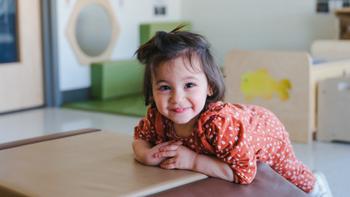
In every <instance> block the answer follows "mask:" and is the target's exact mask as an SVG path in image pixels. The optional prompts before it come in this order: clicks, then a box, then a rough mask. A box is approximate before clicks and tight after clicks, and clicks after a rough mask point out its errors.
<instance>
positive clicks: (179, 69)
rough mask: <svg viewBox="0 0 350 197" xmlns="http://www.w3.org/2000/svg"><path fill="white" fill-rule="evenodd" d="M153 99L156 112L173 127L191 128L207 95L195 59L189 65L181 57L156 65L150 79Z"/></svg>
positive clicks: (204, 78)
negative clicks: (187, 125) (184, 126)
mask: <svg viewBox="0 0 350 197" xmlns="http://www.w3.org/2000/svg"><path fill="white" fill-rule="evenodd" d="M152 92H153V99H154V102H155V104H156V106H157V109H158V111H159V112H160V113H161V114H162V115H163V116H165V117H167V118H168V119H170V120H171V121H173V123H174V124H179V125H184V124H193V123H194V121H195V118H196V117H197V115H198V114H199V113H200V112H201V111H202V109H203V108H204V105H205V102H206V98H207V96H208V95H210V87H209V85H208V81H207V78H206V76H205V74H204V72H203V71H202V69H201V66H200V61H199V59H198V57H196V56H193V57H192V65H191V64H190V62H189V60H188V59H187V58H185V57H181V56H180V57H178V58H176V59H174V60H171V61H168V62H165V63H163V64H161V65H159V66H158V67H157V69H156V72H155V73H154V75H153V76H152Z"/></svg>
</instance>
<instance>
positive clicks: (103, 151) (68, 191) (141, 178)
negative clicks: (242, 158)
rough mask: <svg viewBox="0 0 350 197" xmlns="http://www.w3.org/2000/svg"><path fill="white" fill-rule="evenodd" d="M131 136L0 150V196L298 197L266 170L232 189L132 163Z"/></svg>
mask: <svg viewBox="0 0 350 197" xmlns="http://www.w3.org/2000/svg"><path fill="white" fill-rule="evenodd" d="M131 142H132V136H131V135H125V134H118V133H111V132H105V131H100V132H90V133H85V134H83V135H73V136H69V137H63V138H58V139H54V140H49V141H41V142H36V143H30V144H26V145H22V146H15V147H12V148H6V149H3V150H0V163H1V168H0V194H1V195H2V196H53V197H55V196H86V197H88V196H99V197H103V196H106V197H107V196H147V195H154V196H179V195H180V196H183V195H186V196H213V195H217V196H303V195H305V194H304V193H303V192H302V191H301V190H299V189H298V188H296V187H295V186H294V185H292V184H290V183H289V182H288V181H286V180H284V179H283V178H282V177H281V176H279V175H278V174H277V173H275V172H274V171H272V170H271V168H270V167H269V166H266V165H260V164H259V168H258V174H257V177H256V179H255V180H254V182H253V183H252V184H250V185H248V186H246V185H237V184H234V183H229V182H226V181H223V180H219V179H215V178H207V176H205V175H203V174H200V173H196V172H191V171H185V170H164V169H160V168H158V167H149V166H144V165H141V164H139V163H138V162H136V161H135V160H134V157H133V152H132V148H131Z"/></svg>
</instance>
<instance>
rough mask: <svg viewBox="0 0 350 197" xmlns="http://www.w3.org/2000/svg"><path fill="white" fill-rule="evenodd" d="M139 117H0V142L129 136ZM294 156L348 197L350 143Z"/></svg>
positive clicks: (55, 113) (46, 112)
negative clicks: (82, 132) (92, 132)
mask: <svg viewBox="0 0 350 197" xmlns="http://www.w3.org/2000/svg"><path fill="white" fill-rule="evenodd" d="M138 120H139V118H137V117H136V118H135V117H128V116H117V115H110V114H103V113H93V112H84V111H76V110H69V109H56V108H46V109H36V110H29V111H24V112H18V113H12V114H7V115H1V116H0V143H3V142H9V141H14V140H19V139H23V138H29V137H36V136H41V135H45V134H50V133H55V132H64V131H69V130H76V129H82V128H99V129H103V130H108V131H112V132H122V133H126V134H130V135H132V134H133V127H134V126H135V124H136V123H137V122H138ZM293 146H294V149H295V152H296V154H297V156H298V157H299V158H300V159H301V160H302V161H303V162H304V163H305V164H306V165H308V166H309V167H310V168H311V169H313V170H318V171H322V172H323V173H324V174H325V175H326V177H327V179H328V182H329V184H330V187H331V189H332V191H333V196H334V197H345V196H349V194H348V191H347V187H348V186H349V182H348V179H349V177H350V168H349V165H350V143H349V144H339V143H324V142H314V143H312V144H295V143H294V144H293Z"/></svg>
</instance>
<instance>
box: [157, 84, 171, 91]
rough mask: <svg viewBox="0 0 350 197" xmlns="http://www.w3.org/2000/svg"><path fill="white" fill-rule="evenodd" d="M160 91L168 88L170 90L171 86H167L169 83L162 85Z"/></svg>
mask: <svg viewBox="0 0 350 197" xmlns="http://www.w3.org/2000/svg"><path fill="white" fill-rule="evenodd" d="M158 89H159V90H160V91H167V90H170V86H167V85H162V86H160V87H159V88H158Z"/></svg>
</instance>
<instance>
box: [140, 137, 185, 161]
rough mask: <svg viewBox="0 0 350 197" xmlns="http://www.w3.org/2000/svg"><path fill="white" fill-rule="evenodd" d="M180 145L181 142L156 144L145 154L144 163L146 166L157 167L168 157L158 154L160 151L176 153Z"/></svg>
mask: <svg viewBox="0 0 350 197" xmlns="http://www.w3.org/2000/svg"><path fill="white" fill-rule="evenodd" d="M181 144H182V142H181V141H168V142H164V143H161V144H158V145H156V146H154V147H152V148H150V149H148V150H147V151H146V152H145V163H146V164H147V165H159V164H160V163H161V162H162V161H163V160H165V159H166V158H167V157H168V156H166V155H164V156H161V155H159V154H158V153H160V152H161V150H163V149H165V147H166V149H167V150H169V151H176V150H177V149H178V148H179V146H180V145H181Z"/></svg>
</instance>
